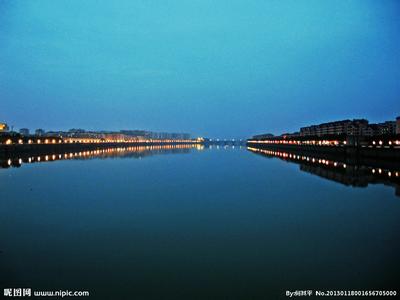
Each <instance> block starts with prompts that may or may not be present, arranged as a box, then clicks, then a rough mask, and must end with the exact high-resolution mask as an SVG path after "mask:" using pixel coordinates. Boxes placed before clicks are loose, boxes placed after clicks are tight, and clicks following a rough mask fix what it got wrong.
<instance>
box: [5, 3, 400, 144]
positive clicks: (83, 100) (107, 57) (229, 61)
mask: <svg viewBox="0 0 400 300" xmlns="http://www.w3.org/2000/svg"><path fill="white" fill-rule="evenodd" d="M399 16H400V3H399V2H397V1H388V0H383V1H368V0H363V1H345V0H337V1H311V0H310V1H251V0H250V1H235V0H229V1H228V0H220V1H212V0H190V1H189V0H188V1H168V0H164V1H153V0H146V1H134V0H131V1H89V0H86V1H77V0H75V1H74V0H72V1H51V0H50V1H46V0H43V1H0V121H6V122H7V123H9V124H10V125H14V126H15V127H16V128H21V127H28V128H31V129H35V128H39V127H40V128H45V129H69V128H73V127H75V128H76V127H81V128H86V129H111V130H114V129H115V130H116V129H148V130H154V131H185V132H191V133H193V134H194V135H196V136H197V135H202V136H209V137H215V138H217V137H220V138H224V137H228V138H231V137H248V136H251V135H253V134H257V133H263V132H273V133H282V132H286V131H295V130H296V129H297V128H299V127H301V126H304V125H308V124H312V123H319V122H325V121H331V120H336V119H342V118H358V117H365V118H368V119H370V120H371V121H383V120H387V119H394V118H395V117H396V116H397V115H400V80H399V78H400V18H399Z"/></svg>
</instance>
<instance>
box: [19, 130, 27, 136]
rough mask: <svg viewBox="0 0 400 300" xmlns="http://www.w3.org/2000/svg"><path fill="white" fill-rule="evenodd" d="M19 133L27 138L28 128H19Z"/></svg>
mask: <svg viewBox="0 0 400 300" xmlns="http://www.w3.org/2000/svg"><path fill="white" fill-rule="evenodd" d="M19 133H20V134H22V135H24V136H28V135H29V129H28V128H21V129H20V130H19Z"/></svg>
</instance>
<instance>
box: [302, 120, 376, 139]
mask: <svg viewBox="0 0 400 300" xmlns="http://www.w3.org/2000/svg"><path fill="white" fill-rule="evenodd" d="M367 128H368V120H365V119H355V120H342V121H335V122H329V123H322V124H319V125H311V126H307V127H302V128H300V135H301V136H323V135H363V134H364V132H365V130H367Z"/></svg>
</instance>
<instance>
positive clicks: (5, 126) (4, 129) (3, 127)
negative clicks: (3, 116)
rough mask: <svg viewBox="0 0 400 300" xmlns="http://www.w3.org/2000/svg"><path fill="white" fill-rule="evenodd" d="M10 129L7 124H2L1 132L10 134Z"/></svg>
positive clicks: (0, 124)
mask: <svg viewBox="0 0 400 300" xmlns="http://www.w3.org/2000/svg"><path fill="white" fill-rule="evenodd" d="M8 130H9V128H8V125H7V124H6V123H0V132H8Z"/></svg>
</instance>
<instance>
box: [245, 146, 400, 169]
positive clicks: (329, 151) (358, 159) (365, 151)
mask: <svg viewBox="0 0 400 300" xmlns="http://www.w3.org/2000/svg"><path fill="white" fill-rule="evenodd" d="M247 146H248V147H252V148H258V149H267V150H277V151H288V152H292V153H296V154H298V155H310V154H312V155H314V156H318V155H323V156H324V157H328V158H329V157H330V158H338V157H339V158H340V159H341V160H342V161H347V162H350V163H367V164H370V163H371V162H375V161H377V160H379V161H386V162H387V163H390V164H394V163H398V164H400V148H394V147H368V146H365V147H364V146H358V147H357V146H343V145H341V146H323V145H322V146H320V145H295V144H266V143H258V142H255V141H248V142H247Z"/></svg>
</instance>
